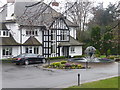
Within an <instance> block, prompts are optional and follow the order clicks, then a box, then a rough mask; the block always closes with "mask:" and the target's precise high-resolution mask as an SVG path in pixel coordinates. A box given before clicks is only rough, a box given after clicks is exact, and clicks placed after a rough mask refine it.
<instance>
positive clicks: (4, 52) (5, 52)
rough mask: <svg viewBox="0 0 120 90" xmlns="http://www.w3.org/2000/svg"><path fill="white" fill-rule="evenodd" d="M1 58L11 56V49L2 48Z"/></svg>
mask: <svg viewBox="0 0 120 90" xmlns="http://www.w3.org/2000/svg"><path fill="white" fill-rule="evenodd" d="M2 55H3V56H9V55H12V48H10V47H8V48H3V54H2Z"/></svg>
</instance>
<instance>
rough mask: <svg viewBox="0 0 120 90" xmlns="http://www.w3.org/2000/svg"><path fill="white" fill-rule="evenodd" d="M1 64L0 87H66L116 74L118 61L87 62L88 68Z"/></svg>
mask: <svg viewBox="0 0 120 90" xmlns="http://www.w3.org/2000/svg"><path fill="white" fill-rule="evenodd" d="M0 65H2V88H67V87H69V86H73V85H77V75H78V73H79V74H80V76H81V77H80V83H85V82H91V81H96V80H101V79H105V78H110V77H114V76H118V73H119V72H118V68H119V67H118V65H119V63H117V62H114V63H106V64H105V63H101V64H100V63H96V64H89V66H90V67H91V68H90V69H71V70H59V69H44V68H42V64H35V65H28V66H24V65H22V66H17V65H14V64H5V63H4V64H0Z"/></svg>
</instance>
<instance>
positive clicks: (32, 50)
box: [25, 46, 39, 54]
mask: <svg viewBox="0 0 120 90" xmlns="http://www.w3.org/2000/svg"><path fill="white" fill-rule="evenodd" d="M26 49H27V50H26ZM35 50H36V51H35ZM25 53H34V54H39V46H27V47H25Z"/></svg>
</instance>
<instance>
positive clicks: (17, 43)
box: [0, 0, 83, 59]
mask: <svg viewBox="0 0 120 90" xmlns="http://www.w3.org/2000/svg"><path fill="white" fill-rule="evenodd" d="M0 14H1V15H0V16H2V17H1V18H2V21H0V22H1V27H0V59H3V58H8V57H13V56H16V55H19V54H22V53H35V54H40V55H43V56H45V57H58V56H66V57H68V56H76V55H82V45H83V43H80V42H78V41H77V40H76V28H77V25H76V24H74V23H72V22H71V21H69V20H68V19H67V18H66V17H64V15H62V14H60V13H58V12H57V11H55V10H54V9H53V8H52V7H50V6H49V5H47V4H45V3H43V2H39V3H36V2H26V3H25V2H13V0H12V2H10V1H9V2H8V3H7V4H6V5H4V6H3V9H2V10H1V11H0Z"/></svg>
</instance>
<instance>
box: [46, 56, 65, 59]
mask: <svg viewBox="0 0 120 90" xmlns="http://www.w3.org/2000/svg"><path fill="white" fill-rule="evenodd" d="M65 58H66V57H65V56H59V57H49V58H48V59H50V60H54V59H65Z"/></svg>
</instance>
